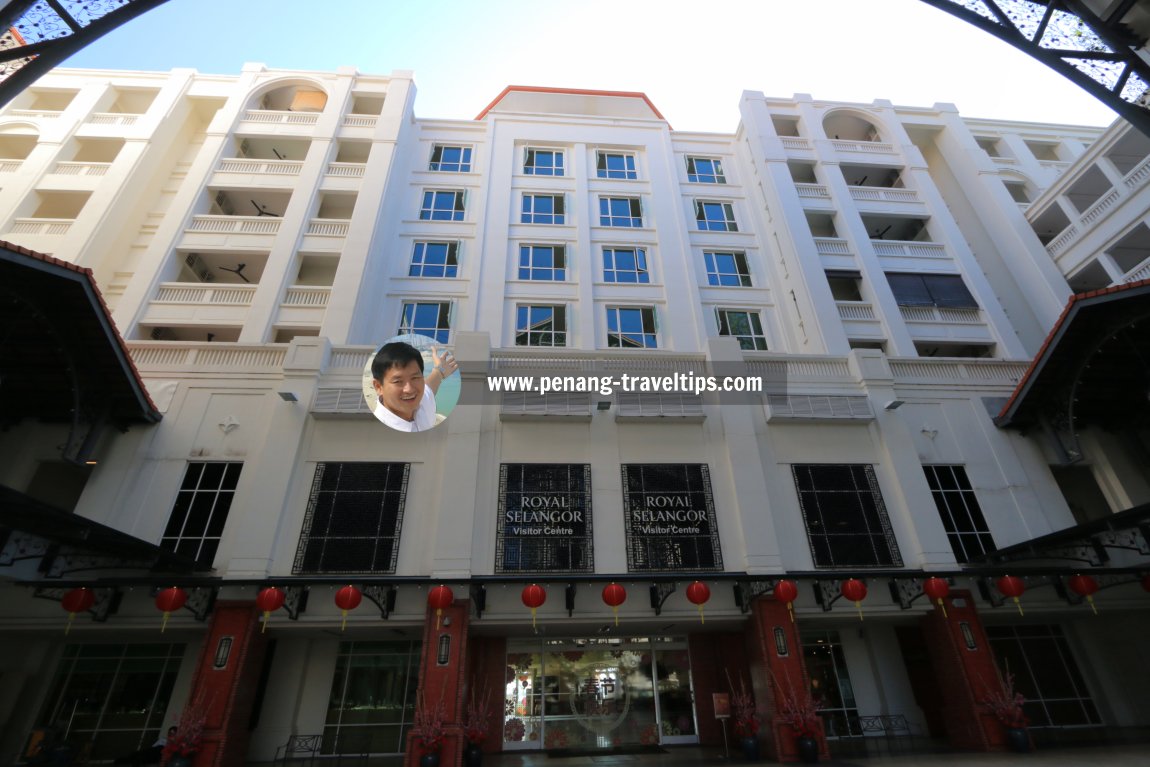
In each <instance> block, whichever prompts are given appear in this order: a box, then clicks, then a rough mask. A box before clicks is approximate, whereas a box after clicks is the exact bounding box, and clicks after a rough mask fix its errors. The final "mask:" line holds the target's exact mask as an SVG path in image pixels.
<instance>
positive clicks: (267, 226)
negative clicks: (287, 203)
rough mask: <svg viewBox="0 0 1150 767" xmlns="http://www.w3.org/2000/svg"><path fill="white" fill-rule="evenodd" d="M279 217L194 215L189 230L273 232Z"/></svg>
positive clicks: (234, 232) (246, 232)
mask: <svg viewBox="0 0 1150 767" xmlns="http://www.w3.org/2000/svg"><path fill="white" fill-rule="evenodd" d="M279 230H280V219H278V218H275V217H273V216H195V217H194V218H193V219H192V223H191V225H190V226H189V227H188V231H189V232H208V233H211V234H236V233H238V234H275V233H276V232H278V231H279Z"/></svg>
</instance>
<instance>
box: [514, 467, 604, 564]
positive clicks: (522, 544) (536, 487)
mask: <svg viewBox="0 0 1150 767" xmlns="http://www.w3.org/2000/svg"><path fill="white" fill-rule="evenodd" d="M498 513H499V520H498V530H499V537H498V541H497V543H496V555H495V556H496V559H495V570H496V572H501V573H512V572H516V573H517V572H593V571H594V562H593V559H592V539H591V466H590V464H584V463H505V464H502V465H501V466H500V467H499V511H498Z"/></svg>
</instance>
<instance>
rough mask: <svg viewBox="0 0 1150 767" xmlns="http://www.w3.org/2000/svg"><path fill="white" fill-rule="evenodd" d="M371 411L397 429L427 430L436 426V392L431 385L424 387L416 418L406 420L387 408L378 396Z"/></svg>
mask: <svg viewBox="0 0 1150 767" xmlns="http://www.w3.org/2000/svg"><path fill="white" fill-rule="evenodd" d="M371 412H372V413H374V414H375V417H376V418H378V419H379V420H381V421H383V422H384V423H385V424H387V425H388V426H390V427H391V428H393V429H395V430H396V431H427V430H428V429H430V428H431V427H433V426H435V424H436V418H435V394H434V393H433V392H432V391H431V387H430V386H426V385H425V386H424V387H423V398H422V399H421V400H420V401H419V409H418V410H416V411H415V420H414V421H406V420H404V419H402V418H400V417H399V416H397V415H396V414H395V413H393V412H391V411H390V410H388V409H387V407H386V406H384V404H383V403H382V402H380V401H379V399H378V398H377V399H376V401H375V406H374V407H372V409H371Z"/></svg>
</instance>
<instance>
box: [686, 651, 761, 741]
mask: <svg viewBox="0 0 1150 767" xmlns="http://www.w3.org/2000/svg"><path fill="white" fill-rule="evenodd" d="M687 649H688V652H690V654H691V684H692V686H693V687H694V691H695V719H696V721H697V722H698V724H699V743H700V744H702V745H704V746H722V745H723V723H722V722H721V721H719V720H718V719H716V718H715V704H714V698H713V697H712V695H713V694H714V693H717V692H718V693H729V692H730V691H731V684H732V683H733V684H734V685H735V689H736V690H737V689H738V688H739V683H740V681H741V682H742V683H743V684H745V685H746V686H747V689H751V678H750V676H749V675H748V674H747V643H746V641H745V640H744V638H743V635H742V634H741V633H730V634H711V633H709V634H691V635H690V636H688V637H687ZM728 676H730V678H731V682H730V683H728V682H727V677H728ZM732 738H734V731H733V730H732V723H731V722H730V721H728V722H727V742H728V745H730V746H731V748H732V751H731V753H732V754H737V753H738V748H739V745H738V744H737V743H732V742H731V740H732Z"/></svg>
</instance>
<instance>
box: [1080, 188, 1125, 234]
mask: <svg viewBox="0 0 1150 767" xmlns="http://www.w3.org/2000/svg"><path fill="white" fill-rule="evenodd" d="M1118 197H1119V193H1118V190H1117V189H1111V190H1110V191H1109V192H1108V193H1106V194H1105V195H1103V197H1102V199H1100V200H1099V201H1098V202H1096V203H1094V204H1093V205H1091V206H1090V208H1089V209H1088V210H1087V211H1086V212H1085V213H1083V214H1082V217H1081V218H1080V219H1078V220H1079V221H1081V222H1082V225H1083V226H1084V227H1085V226H1090V225H1091V224H1093V223H1094V222H1095V221H1097V220H1098V219H1099V218H1101V217H1102V214H1103V213H1105V212H1106V211H1108V210H1110V208H1112V207H1114V203H1116V202H1118Z"/></svg>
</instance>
